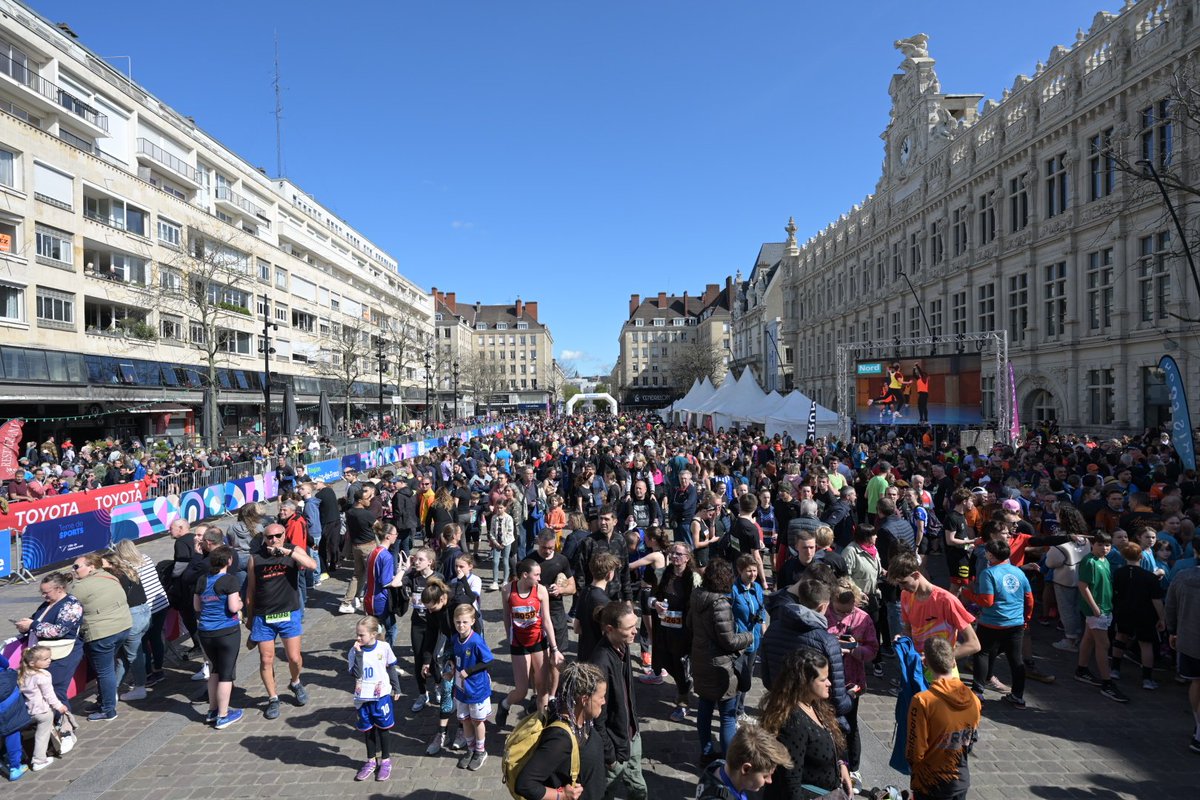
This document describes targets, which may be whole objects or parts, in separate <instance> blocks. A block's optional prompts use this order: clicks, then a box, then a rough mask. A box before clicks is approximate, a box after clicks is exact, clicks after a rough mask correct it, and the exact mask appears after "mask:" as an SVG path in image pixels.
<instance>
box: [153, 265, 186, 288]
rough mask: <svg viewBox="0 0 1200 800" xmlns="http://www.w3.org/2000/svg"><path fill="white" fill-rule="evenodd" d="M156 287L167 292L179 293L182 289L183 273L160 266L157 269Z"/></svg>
mask: <svg viewBox="0 0 1200 800" xmlns="http://www.w3.org/2000/svg"><path fill="white" fill-rule="evenodd" d="M158 287H159V288H160V289H162V290H163V291H164V292H166V293H168V294H179V293H180V292H182V291H183V273H182V272H180V271H179V270H177V269H169V268H167V267H161V268H160V269H159V270H158Z"/></svg>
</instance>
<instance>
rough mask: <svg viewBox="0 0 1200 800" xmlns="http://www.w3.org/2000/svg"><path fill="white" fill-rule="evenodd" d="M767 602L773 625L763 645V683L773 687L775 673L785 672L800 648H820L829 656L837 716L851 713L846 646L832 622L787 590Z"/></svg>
mask: <svg viewBox="0 0 1200 800" xmlns="http://www.w3.org/2000/svg"><path fill="white" fill-rule="evenodd" d="M766 605H767V613H769V614H770V615H771V624H770V626H769V627H768V628H767V632H766V633H765V634H763V638H762V644H761V646H760V647H759V653H760V655H761V656H762V680H763V685H764V686H766V687H767V689H770V688H771V678H772V676H773V675H778V674H781V673H782V672H783V662H784V660H785V659H786V658H787V657H788V656H789V655H791V654H792V653H793V652H795V651H796V650H800V649H805V648H806V649H809V650H816V651H817V652H818V653H823V654H824V655H825V657H826V658H827V659H829V680H830V682H831V683H832V691H831V692H830V694H829V699H830V701H831V702H832V703H833V706H834V709H835V710H836V711H837V715H838V716H839V717H844V716H846V715H847V714H849V713H850V695H849V694H847V693H846V678H845V675H844V674H843V671H842V648H841V645H840V644H839V643H838V640H837V637H836V636H834V635H833V634H831V633H830V632H829V631H828V630H827V628H828V626H829V622H828V621H827V620H826V619H825V617H824V616H823V615H821V614H818V613H817V612H816V611H814V610H813V609H811V608H808V607H806V606H802V605H800V601H799V600H797V599H796V596H795V595H794V594H792V593H791V592H789V591H788V590H787V589H781V590H779V591H778V592H775V593H773V594H770V595H768V596H767V603H766Z"/></svg>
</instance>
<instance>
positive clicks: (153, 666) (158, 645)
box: [142, 606, 171, 673]
mask: <svg viewBox="0 0 1200 800" xmlns="http://www.w3.org/2000/svg"><path fill="white" fill-rule="evenodd" d="M170 610H171V607H170V606H167V607H166V608H164V609H163V610H161V611H155V612H154V613H153V614H151V615H150V629H149V630H148V631H146V636H145V638H143V639H142V657H143V658H144V659H145V663H146V672H147V673H150V672H162V668H163V656H164V655H166V650H167V648H166V645H165V644H164V643H163V624H164V623H166V621H167V612H168V611H170Z"/></svg>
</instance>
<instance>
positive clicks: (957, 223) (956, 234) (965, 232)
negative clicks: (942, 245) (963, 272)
mask: <svg viewBox="0 0 1200 800" xmlns="http://www.w3.org/2000/svg"><path fill="white" fill-rule="evenodd" d="M950 232H951V235H952V237H953V241H954V257H955V258H958V257H959V256H961V255H962V254H963V253H965V252H967V245H968V244H970V238H971V228H970V222H969V220H968V216H967V207H966V206H965V205H962V206H959V207H958V208H956V209H954V211H953V212H952V213H951V218H950Z"/></svg>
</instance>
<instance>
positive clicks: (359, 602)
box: [354, 597, 363, 613]
mask: <svg viewBox="0 0 1200 800" xmlns="http://www.w3.org/2000/svg"><path fill="white" fill-rule="evenodd" d="M354 610H355V611H357V612H359V613H362V610H363V603H362V598H361V597H356V598H354Z"/></svg>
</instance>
